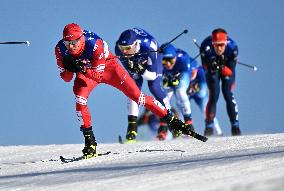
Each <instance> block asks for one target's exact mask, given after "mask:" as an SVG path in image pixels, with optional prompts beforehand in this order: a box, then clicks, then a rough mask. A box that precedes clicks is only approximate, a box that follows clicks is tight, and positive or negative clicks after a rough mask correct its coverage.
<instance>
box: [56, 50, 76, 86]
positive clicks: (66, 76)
mask: <svg viewBox="0 0 284 191" xmlns="http://www.w3.org/2000/svg"><path fill="white" fill-rule="evenodd" d="M55 57H56V62H57V67H58V70H59V72H60V76H61V78H62V79H63V80H64V81H65V82H70V81H71V80H72V78H73V72H69V71H67V70H66V69H65V68H64V66H63V63H62V55H61V54H60V51H59V47H57V46H56V47H55Z"/></svg>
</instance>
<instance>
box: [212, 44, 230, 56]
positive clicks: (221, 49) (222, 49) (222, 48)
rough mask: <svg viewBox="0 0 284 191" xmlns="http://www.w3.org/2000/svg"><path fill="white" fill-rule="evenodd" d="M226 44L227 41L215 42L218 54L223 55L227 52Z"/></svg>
mask: <svg viewBox="0 0 284 191" xmlns="http://www.w3.org/2000/svg"><path fill="white" fill-rule="evenodd" d="M226 46H227V43H225V42H224V43H214V44H213V47H214V50H215V52H216V54H217V55H218V56H221V55H222V54H223V53H224V52H225V49H226Z"/></svg>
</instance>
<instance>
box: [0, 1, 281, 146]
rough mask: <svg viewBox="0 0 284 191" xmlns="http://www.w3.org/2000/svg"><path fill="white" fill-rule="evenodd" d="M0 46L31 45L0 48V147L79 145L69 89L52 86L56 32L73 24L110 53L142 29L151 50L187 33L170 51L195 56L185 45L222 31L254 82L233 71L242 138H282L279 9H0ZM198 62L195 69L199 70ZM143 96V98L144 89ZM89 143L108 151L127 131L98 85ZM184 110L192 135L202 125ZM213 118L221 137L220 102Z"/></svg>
mask: <svg viewBox="0 0 284 191" xmlns="http://www.w3.org/2000/svg"><path fill="white" fill-rule="evenodd" d="M0 12H1V18H0V24H1V32H0V41H2V42H5V41H26V40H29V41H30V42H31V45H30V46H29V47H27V46H25V45H0V51H1V63H0V66H1V69H2V72H1V75H0V82H1V91H0V100H1V110H0V119H1V121H0V145H19V144H20V145H26V144H63V143H81V142H83V137H82V135H81V132H80V131H79V124H78V122H77V119H76V117H75V116H76V115H75V101H74V95H73V92H72V86H73V83H69V84H68V83H65V82H64V81H62V80H61V79H60V77H59V72H58V70H57V66H56V61H55V57H54V46H55V45H56V43H57V41H58V40H60V39H61V36H62V30H63V27H64V26H65V25H66V24H68V23H70V22H76V23H78V24H80V25H81V26H82V27H83V28H84V29H88V30H91V31H94V32H95V33H97V34H98V35H99V36H101V37H102V38H103V39H104V40H105V41H107V42H108V44H109V46H110V49H111V50H112V51H113V49H114V44H115V41H116V40H117V38H118V37H119V35H120V33H121V32H122V31H123V30H125V29H128V28H132V27H141V28H144V29H145V30H147V31H148V32H149V33H151V34H152V35H153V36H154V37H155V38H156V39H157V41H158V42H159V43H164V42H167V41H169V40H171V39H172V38H173V37H175V36H176V35H177V34H179V33H181V32H182V31H183V30H184V29H188V30H189V33H188V34H187V35H183V36H182V37H180V38H179V39H177V40H176V41H175V42H174V45H175V46H177V47H179V48H181V49H184V50H186V51H187V52H188V53H189V54H190V55H192V56H195V55H196V54H197V53H198V49H197V48H196V47H195V45H194V44H193V43H192V40H191V39H192V38H196V39H197V41H198V42H201V41H202V40H203V39H204V38H205V37H206V36H208V35H209V34H210V33H211V31H212V30H213V29H214V28H217V27H223V28H225V29H226V30H227V32H228V33H229V35H230V37H232V38H233V39H234V40H235V41H237V43H238V45H239V50H240V53H239V60H240V61H242V62H244V63H247V64H251V65H256V66H257V67H258V68H259V70H258V71H257V72H253V71H252V70H251V69H248V68H246V67H244V66H241V65H238V66H237V79H236V88H235V97H236V100H237V102H238V106H239V116H240V127H241V129H242V131H243V133H244V134H260V133H280V132H284V130H283V126H282V124H283V123H282V121H283V120H282V116H281V115H282V114H283V113H284V98H283V93H284V90H283V85H282V83H281V82H282V81H283V80H282V78H281V75H282V74H283V72H284V65H283V51H284V19H283V18H284V1H281V0H275V1H273V3H271V1H268V0H262V1H256V0H251V1H245V0H240V1H225V0H217V1H210V0H204V1H187V0H179V1H173V0H163V1H162V0H156V1H150V0H145V1H133V0H132V1H131V0H116V1H114V0H113V1H111V0H104V1H91V0H89V1H72V0H69V1H52V0H46V1H33V0H25V1H21V0H9V1H2V2H1V7H0ZM198 61H200V60H198ZM143 90H145V91H146V93H149V91H148V90H147V87H146V86H145V87H144V88H143ZM88 103H89V108H90V111H91V113H92V117H93V123H94V124H93V125H94V130H95V135H96V138H97V140H98V142H104V143H106V142H116V141H117V136H118V135H119V134H121V135H123V136H124V134H125V131H126V126H127V107H126V97H125V96H124V95H123V94H122V93H121V92H119V91H118V90H116V89H113V88H112V87H110V86H107V85H104V84H102V85H100V86H98V87H97V88H96V89H95V90H94V91H93V93H92V94H91V96H90V98H89V101H88ZM192 105H193V117H194V123H195V126H196V129H197V131H198V132H200V133H202V132H203V129H204V122H203V117H202V116H201V114H200V112H199V110H198V109H197V107H196V106H195V105H194V104H192ZM217 116H218V118H219V120H220V124H221V127H222V129H223V131H224V133H225V135H229V132H230V125H229V120H228V117H227V114H226V109H225V104H224V101H223V97H222V95H221V96H220V98H219V102H218V108H217Z"/></svg>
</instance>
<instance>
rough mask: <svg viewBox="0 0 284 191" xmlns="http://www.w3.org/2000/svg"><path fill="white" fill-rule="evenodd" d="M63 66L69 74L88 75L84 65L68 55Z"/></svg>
mask: <svg viewBox="0 0 284 191" xmlns="http://www.w3.org/2000/svg"><path fill="white" fill-rule="evenodd" d="M62 64H63V66H64V69H66V70H67V71H69V72H73V73H78V72H81V73H83V74H85V73H86V71H85V70H86V68H85V66H84V63H83V62H81V61H79V60H76V59H74V58H73V57H72V56H71V55H66V56H64V57H63V60H62Z"/></svg>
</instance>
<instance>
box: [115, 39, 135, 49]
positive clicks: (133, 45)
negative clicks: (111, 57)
mask: <svg viewBox="0 0 284 191" xmlns="http://www.w3.org/2000/svg"><path fill="white" fill-rule="evenodd" d="M136 45H137V41H135V42H134V43H133V44H130V45H118V47H119V49H120V50H121V51H128V50H132V49H133V48H134V47H135V46H136Z"/></svg>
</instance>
